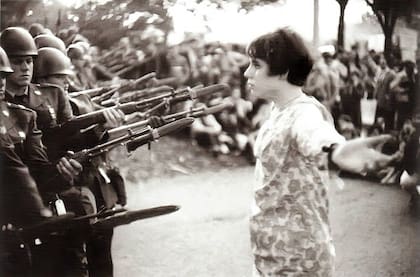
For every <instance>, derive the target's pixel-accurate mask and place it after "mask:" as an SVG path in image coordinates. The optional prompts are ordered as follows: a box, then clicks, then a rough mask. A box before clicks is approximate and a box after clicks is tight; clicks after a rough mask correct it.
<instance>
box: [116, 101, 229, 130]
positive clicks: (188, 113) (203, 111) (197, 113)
mask: <svg viewBox="0 0 420 277" xmlns="http://www.w3.org/2000/svg"><path fill="white" fill-rule="evenodd" d="M231 107H232V104H231V103H222V104H218V105H215V106H211V107H206V106H203V107H198V108H192V109H189V110H185V111H181V112H178V113H173V114H169V115H166V116H163V117H162V119H163V120H164V121H165V122H171V121H173V120H177V119H181V118H184V117H194V118H197V117H202V116H205V115H209V114H215V113H218V112H221V111H222V110H224V109H227V108H231ZM148 123H149V121H148V120H147V119H146V120H141V121H137V122H134V123H131V124H127V125H124V126H120V127H117V128H113V129H111V130H108V133H109V135H114V134H118V133H121V132H124V131H129V130H134V129H137V128H144V127H145V126H147V125H148Z"/></svg>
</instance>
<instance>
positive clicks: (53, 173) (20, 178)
mask: <svg viewBox="0 0 420 277" xmlns="http://www.w3.org/2000/svg"><path fill="white" fill-rule="evenodd" d="M6 59H7V56H6V54H5V53H4V51H3V49H2V48H0V60H1V61H3V60H6ZM0 64H2V62H0ZM8 74H12V70H11V68H10V70H9V72H8ZM0 77H1V78H0V79H1V82H0V84H1V86H0V106H1V113H0V122H1V124H0V131H1V132H0V133H1V140H2V148H1V150H2V151H1V157H2V161H3V158H4V164H2V165H4V168H2V170H4V171H3V172H4V174H2V178H4V181H5V182H2V184H6V182H10V180H13V188H12V189H11V190H7V191H4V190H3V188H2V193H1V195H2V197H4V198H5V199H6V200H7V201H4V202H3V201H1V203H2V205H3V204H7V203H9V204H11V201H13V202H14V203H13V205H16V204H18V205H19V209H11V206H9V207H7V210H12V211H13V215H19V214H21V215H22V214H23V215H26V217H21V216H14V217H12V218H10V217H9V218H8V220H6V222H11V223H13V224H16V226H22V224H25V223H28V222H31V223H34V222H36V221H38V220H40V219H42V218H43V217H45V216H49V215H50V214H51V213H50V212H49V211H48V210H46V209H45V208H44V206H43V205H42V202H40V201H41V199H40V198H39V195H38V191H37V187H38V188H39V189H40V191H41V192H44V193H45V192H47V191H48V192H50V193H52V192H58V191H60V190H63V189H64V188H66V187H69V186H71V185H72V183H73V180H74V178H75V177H76V176H77V175H78V174H79V173H80V172H81V170H82V167H81V165H80V164H79V163H78V162H77V161H75V160H72V159H70V160H68V159H67V158H62V159H61V160H60V161H59V163H58V164H57V166H55V165H53V164H52V163H50V162H49V161H48V158H47V155H46V152H45V148H44V147H43V144H42V142H41V136H42V134H41V132H40V131H39V130H38V129H37V127H36V113H35V112H34V111H32V110H30V109H28V108H25V107H23V106H21V105H16V104H11V103H7V102H5V101H4V99H5V97H4V94H5V93H4V91H5V75H4V74H3V73H2V74H1V76H0ZM28 169H29V170H28ZM29 172H30V174H31V175H29ZM32 176H33V177H34V179H35V180H36V181H37V187H36V186H35V183H34V180H33V179H32ZM3 192H4V193H3ZM14 192H16V193H14ZM11 196H16V198H15V197H14V199H13V200H12V199H11V198H10V197H11ZM22 197H24V198H22ZM20 204H21V205H20ZM5 210H6V209H2V211H5ZM27 215H30V217H29V219H25V218H27ZM29 220H30V221H29ZM32 250H33V251H32V253H31V254H32V261H33V265H34V267H33V268H32V271H33V272H32V273H33V274H35V276H38V275H39V276H45V275H46V274H49V273H51V272H52V271H51V270H52V269H51V268H50V267H49V265H52V264H54V263H53V261H54V259H55V258H57V254H59V253H60V252H53V251H54V249H53V248H51V247H50V246H49V245H48V243H44V244H42V245H39V246H37V247H36V248H34V249H32ZM50 254H51V257H50V259H45V257H46V256H49V255H50Z"/></svg>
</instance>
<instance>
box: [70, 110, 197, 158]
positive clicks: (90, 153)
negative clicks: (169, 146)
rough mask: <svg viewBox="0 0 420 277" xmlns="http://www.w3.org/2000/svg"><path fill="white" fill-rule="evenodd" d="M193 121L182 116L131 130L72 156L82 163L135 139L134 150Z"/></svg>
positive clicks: (132, 149) (131, 149)
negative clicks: (137, 129)
mask: <svg viewBox="0 0 420 277" xmlns="http://www.w3.org/2000/svg"><path fill="white" fill-rule="evenodd" d="M193 121H194V119H193V118H182V119H179V120H176V121H174V122H171V123H168V124H165V125H163V126H160V127H158V128H155V129H153V128H151V127H148V128H143V129H142V130H139V131H137V132H130V133H128V134H126V135H124V136H121V137H118V138H116V139H113V140H110V141H107V142H105V143H102V144H99V145H97V146H95V147H93V148H89V149H84V150H81V151H78V152H76V153H75V154H74V155H72V156H71V158H72V159H74V160H77V161H78V162H80V163H83V162H84V161H87V160H89V159H92V158H94V157H97V156H99V155H101V154H103V153H106V152H108V151H110V150H111V149H113V148H115V147H118V146H121V145H127V144H128V143H130V142H134V141H135V142H136V147H135V148H133V147H131V148H130V150H129V152H132V151H134V150H135V149H137V148H138V147H140V146H142V145H144V144H146V143H148V142H151V141H154V140H157V139H159V138H160V137H163V136H166V135H168V134H170V133H172V132H174V131H177V130H179V129H183V128H185V127H187V126H189V125H191V124H192V123H193Z"/></svg>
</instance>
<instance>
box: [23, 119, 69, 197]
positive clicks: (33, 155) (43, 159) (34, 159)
mask: <svg viewBox="0 0 420 277" xmlns="http://www.w3.org/2000/svg"><path fill="white" fill-rule="evenodd" d="M41 138H42V132H41V131H40V130H38V128H37V126H36V120H35V116H34V117H32V118H31V119H30V121H29V124H28V132H27V137H26V139H25V141H24V147H25V151H24V152H25V159H24V162H25V164H26V165H27V166H28V168H29V171H30V173H31V175H32V176H33V178H34V179H35V181H36V183H37V185H38V189H39V190H40V192H41V193H45V192H59V191H62V190H64V189H67V188H68V187H69V186H71V185H72V184H71V182H69V181H68V180H66V179H65V178H64V177H63V176H62V175H61V174H60V172H59V171H58V169H57V167H56V166H55V164H53V163H52V162H51V161H50V160H49V158H48V155H47V152H46V149H45V147H44V145H43V144H42V141H41Z"/></svg>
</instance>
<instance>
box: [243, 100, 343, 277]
mask: <svg viewBox="0 0 420 277" xmlns="http://www.w3.org/2000/svg"><path fill="white" fill-rule="evenodd" d="M343 141H344V138H343V137H342V136H341V135H340V134H338V133H337V131H336V130H335V128H334V124H333V120H332V117H331V115H330V114H329V112H328V111H327V110H326V108H325V107H324V106H323V105H322V104H320V103H319V102H318V101H317V100H315V98H313V97H310V96H307V95H305V94H302V95H301V96H299V97H297V98H295V99H294V100H292V101H290V102H289V103H287V104H285V105H284V106H283V107H276V106H275V105H274V104H273V106H272V110H271V113H270V116H269V118H268V120H267V121H266V122H265V123H264V124H263V126H262V127H261V129H260V131H259V134H258V137H257V140H256V143H255V149H254V152H255V156H256V157H257V162H256V169H255V175H256V187H255V197H254V203H253V210H252V218H251V222H250V229H251V244H252V250H253V254H254V260H255V268H254V269H255V272H254V273H255V275H257V276H259V275H261V276H311V277H314V276H322V277H328V276H332V272H333V262H334V256H335V254H334V246H333V244H332V239H331V233H330V225H329V220H328V196H327V182H328V178H325V177H326V176H325V174H327V170H321V168H322V167H324V169H325V164H326V155H325V153H323V152H322V146H329V145H331V144H332V143H340V142H343Z"/></svg>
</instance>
